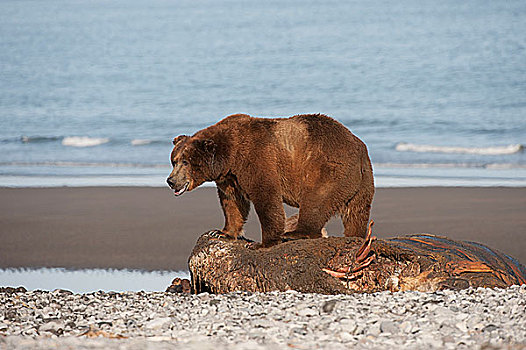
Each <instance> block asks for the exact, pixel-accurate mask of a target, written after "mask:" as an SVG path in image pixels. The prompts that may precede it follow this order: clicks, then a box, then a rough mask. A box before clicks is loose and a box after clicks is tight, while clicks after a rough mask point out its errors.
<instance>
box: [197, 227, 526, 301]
mask: <svg viewBox="0 0 526 350" xmlns="http://www.w3.org/2000/svg"><path fill="white" fill-rule="evenodd" d="M216 237H217V235H214V233H213V231H211V232H209V233H205V234H203V235H202V236H201V237H200V238H199V240H198V242H197V244H196V246H195V248H194V250H193V252H192V255H191V256H190V258H189V268H190V273H191V276H192V281H191V284H192V292H193V293H201V292H210V293H228V292H233V291H250V292H269V291H286V290H290V289H293V290H297V291H300V292H305V293H322V294H350V293H359V292H368V293H371V292H378V291H386V290H388V291H408V290H414V291H422V292H433V291H437V290H442V289H464V288H469V287H474V288H476V287H490V288H493V287H499V288H504V287H508V286H511V285H514V284H517V285H520V284H525V283H526V268H525V267H524V266H523V265H521V264H520V263H519V262H518V261H517V260H515V259H513V258H511V257H509V256H507V255H506V254H504V253H501V252H499V251H496V250H494V249H491V248H488V247H486V246H484V245H482V244H479V243H475V242H464V241H453V240H450V239H448V238H446V237H440V236H434V235H429V234H414V235H409V236H403V237H395V238H390V239H375V238H374V237H371V227H369V233H368V236H367V237H366V238H365V239H363V238H356V237H329V238H318V239H302V240H296V241H290V242H284V243H281V244H278V245H276V246H273V247H271V248H267V249H259V250H254V249H250V245H251V243H250V242H247V241H246V240H227V239H224V238H216Z"/></svg>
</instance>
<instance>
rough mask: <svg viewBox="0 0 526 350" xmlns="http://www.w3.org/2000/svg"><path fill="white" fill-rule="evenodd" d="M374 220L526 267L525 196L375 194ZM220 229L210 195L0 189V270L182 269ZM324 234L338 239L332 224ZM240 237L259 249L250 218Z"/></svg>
mask: <svg viewBox="0 0 526 350" xmlns="http://www.w3.org/2000/svg"><path fill="white" fill-rule="evenodd" d="M372 218H373V219H374V220H375V223H376V225H375V226H374V234H375V235H376V236H378V237H379V238H385V237H393V236H396V235H401V234H402V235H403V234H409V233H421V232H428V233H434V234H439V235H444V236H447V237H450V238H453V239H462V240H472V241H477V242H480V243H483V244H486V245H488V246H490V247H492V248H496V249H498V250H501V251H503V252H505V253H507V254H508V255H511V256H513V257H515V258H517V259H518V260H519V261H521V262H522V263H523V264H524V263H526V188H442V187H437V188H396V189H394V188H393V189H386V188H382V189H378V190H377V193H376V197H375V199H374V203H373V212H372ZM222 224H223V216H222V212H221V209H220V207H219V201H218V199H217V195H216V191H215V189H214V188H201V189H197V190H195V191H193V192H190V193H186V194H184V195H183V196H182V197H178V198H174V196H173V194H172V192H171V191H170V190H169V189H168V188H135V187H120V188H106V187H96V188H40V189H29V188H24V189H10V188H0V268H7V267H66V268H127V269H145V270H187V259H188V256H189V255H190V252H191V251H192V248H193V246H194V244H195V242H196V240H197V238H198V237H199V235H200V234H201V233H203V232H205V231H207V230H210V229H213V228H221V227H222ZM327 229H328V231H329V234H331V235H335V234H338V235H339V233H340V232H341V231H342V226H341V224H340V221H339V219H333V220H332V221H331V222H330V223H329V225H328V227H327ZM245 231H246V232H247V236H248V237H250V238H253V239H256V240H260V231H259V222H258V221H257V217H256V215H255V214H254V213H253V212H252V213H251V215H250V217H249V222H248V223H247V225H246V226H245Z"/></svg>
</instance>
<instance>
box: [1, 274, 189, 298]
mask: <svg viewBox="0 0 526 350" xmlns="http://www.w3.org/2000/svg"><path fill="white" fill-rule="evenodd" d="M176 277H179V278H187V279H189V278H190V273H189V272H188V271H139V270H117V269H109V270H104V269H84V270H69V269H64V268H38V269H0V286H11V287H19V286H22V287H24V288H26V289H27V290H35V289H40V290H48V291H53V290H55V289H65V290H69V291H72V292H74V293H90V292H96V291H99V290H103V291H106V292H109V291H114V292H124V291H133V292H139V291H141V290H142V291H146V292H162V291H165V290H166V288H167V287H168V286H170V285H171V284H172V280H173V279H174V278H176Z"/></svg>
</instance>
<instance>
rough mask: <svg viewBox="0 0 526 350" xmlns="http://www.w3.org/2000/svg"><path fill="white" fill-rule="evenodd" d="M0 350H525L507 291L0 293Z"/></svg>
mask: <svg viewBox="0 0 526 350" xmlns="http://www.w3.org/2000/svg"><path fill="white" fill-rule="evenodd" d="M0 305H1V306H0V349H48V348H58V349H70V348H75V349H275V348H298V349H315V348H323V349H348V348H350V347H355V348H363V349H382V348H383V349H393V348H402V347H403V348H404V349H424V348H426V349H430V348H432V349H459V348H460V349H496V348H506V349H526V285H522V286H520V287H519V286H512V287H510V288H508V289H482V288H479V289H467V290H462V291H449V290H446V291H441V292H437V293H420V292H399V293H390V292H382V293H375V294H355V295H319V294H303V293H298V292H294V291H290V292H284V293H281V292H272V293H255V294H253V293H246V292H239V293H231V294H225V295H211V294H207V293H204V294H199V295H187V294H171V293H161V292H153V293H146V292H136V293H132V292H125V293H114V292H96V293H90V294H73V293H71V292H68V291H62V290H56V291H53V292H43V291H29V292H25V293H0Z"/></svg>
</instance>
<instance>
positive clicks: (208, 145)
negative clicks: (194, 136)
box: [194, 140, 216, 154]
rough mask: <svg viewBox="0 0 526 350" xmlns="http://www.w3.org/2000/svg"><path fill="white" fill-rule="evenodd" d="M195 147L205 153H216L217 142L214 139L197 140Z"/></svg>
mask: <svg viewBox="0 0 526 350" xmlns="http://www.w3.org/2000/svg"><path fill="white" fill-rule="evenodd" d="M194 144H195V148H196V149H197V150H199V151H200V152H202V153H205V154H214V153H215V151H216V144H215V142H214V141H213V140H196V141H195V143H194Z"/></svg>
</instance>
